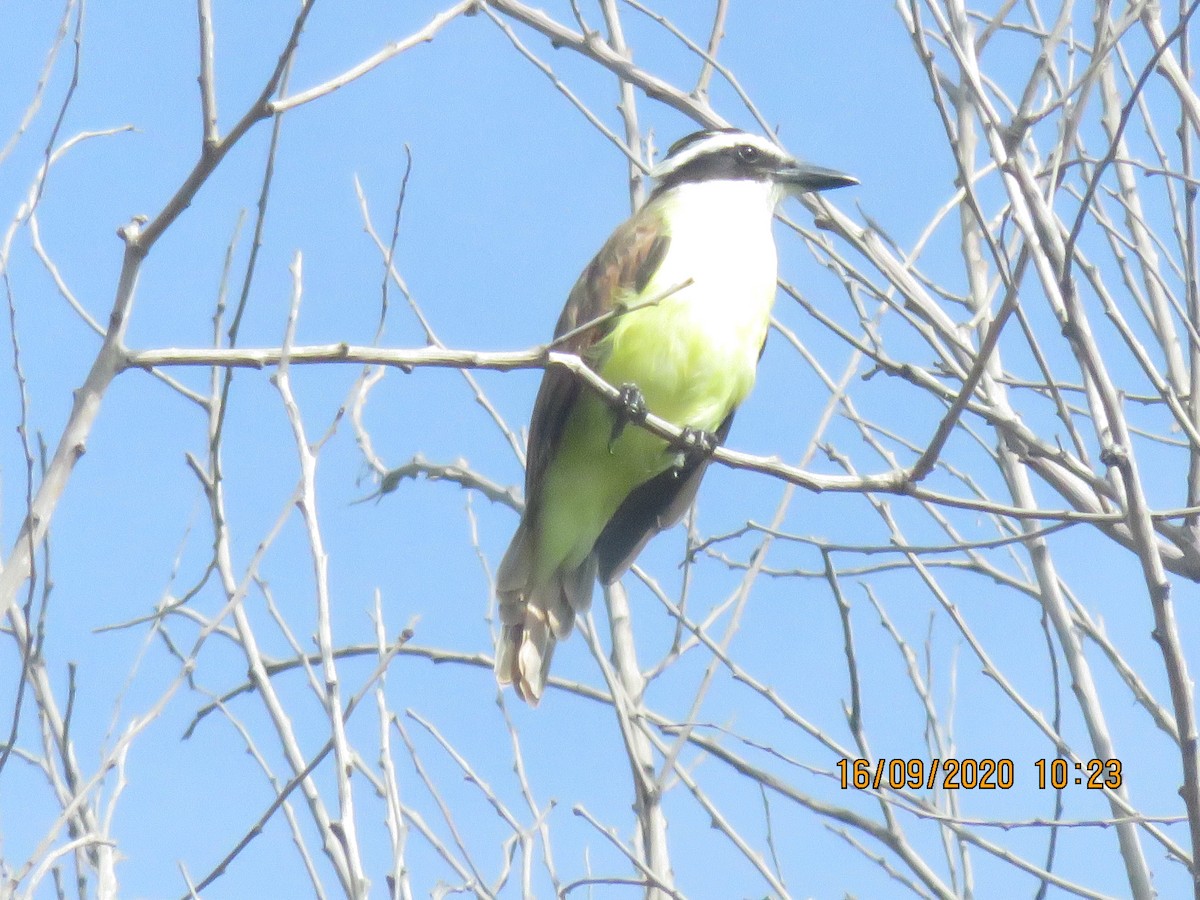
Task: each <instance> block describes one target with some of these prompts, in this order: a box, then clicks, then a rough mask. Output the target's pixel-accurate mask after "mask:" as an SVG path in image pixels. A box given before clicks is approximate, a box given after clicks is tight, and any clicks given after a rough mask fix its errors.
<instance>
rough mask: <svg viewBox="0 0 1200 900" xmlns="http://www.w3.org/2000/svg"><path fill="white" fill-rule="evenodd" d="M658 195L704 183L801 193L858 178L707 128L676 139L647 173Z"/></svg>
mask: <svg viewBox="0 0 1200 900" xmlns="http://www.w3.org/2000/svg"><path fill="white" fill-rule="evenodd" d="M650 175H651V177H652V178H654V179H655V181H656V182H657V185H656V186H655V189H654V193H655V194H661V193H663V192H664V191H668V190H670V189H671V188H674V187H679V186H680V185H684V184H692V183H698V182H704V181H717V180H719V181H738V180H746V181H757V182H770V183H772V184H774V185H776V186H777V187H778V188H779V190H780V192H781V195H782V194H803V193H807V192H809V191H826V190H829V189H831V188H839V187H847V186H849V185H852V184H858V179H857V178H855V177H853V176H851V175H846V174H843V173H842V172H836V171H834V170H833V169H825V168H822V167H821V166H812V165H808V164H807V163H802V162H800V161H798V160H797V159H795V158H793V157H791V156H789V155H788V154H787V153H785V152H784V151H783V150H781V149H779V147H777V146H776V145H775V144H773V143H771V142H770V141H769V140H767V139H766V138H763V137H759V136H758V135H756V134H749V133H748V132H745V131H740V130H738V129H736V128H711V129H708V130H706V131H697V132H695V133H694V134H689V135H688V136H687V137H684V138H680V139H679V140H678V141H676V142H675V143H674V144H672V145H671V148H670V149H669V150H668V151H667V155H666V157H665V158H664V159H663V161H662V162H660V163H659V164H658V165H657V166H656V167H655V168H654V170H653V171H652V172H651V173H650Z"/></svg>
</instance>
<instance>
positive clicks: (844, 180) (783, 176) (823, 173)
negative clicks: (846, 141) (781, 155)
mask: <svg viewBox="0 0 1200 900" xmlns="http://www.w3.org/2000/svg"><path fill="white" fill-rule="evenodd" d="M775 178H776V180H777V181H778V182H779V183H780V184H782V185H785V186H786V187H787V189H788V190H789V191H790V192H792V193H793V194H805V193H808V192H809V191H828V190H831V189H833V188H840V187H850V185H852V184H858V179H857V178H855V177H854V176H853V175H846V174H845V173H843V172H838V171H836V170H834V169H825V168H822V167H821V166H810V165H806V164H804V163H792V164H791V165H787V166H783V167H781V168H780V169H779V171H778V172H777V173H776V175H775Z"/></svg>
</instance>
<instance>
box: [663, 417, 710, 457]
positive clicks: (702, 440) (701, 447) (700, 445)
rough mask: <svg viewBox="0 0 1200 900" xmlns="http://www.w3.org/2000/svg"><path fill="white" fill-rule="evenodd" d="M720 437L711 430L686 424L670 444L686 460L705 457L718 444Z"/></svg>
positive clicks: (708, 455)
mask: <svg viewBox="0 0 1200 900" xmlns="http://www.w3.org/2000/svg"><path fill="white" fill-rule="evenodd" d="M720 444H721V441H720V439H719V438H718V437H717V436H716V435H715V434H713V433H712V432H711V431H705V430H704V429H703V428H693V427H692V426H691V425H687V426H685V427H684V429H683V434H681V435H680V436H679V439H678V440H677V441H675V443H674V444H672V445H671V449H672V450H678V451H679V452H680V453H682V454H683V455H684V456H686V457H687V458H688V461H689V462H690V461H693V460H701V459H707V458H708V457H710V456H712V454H713V451H714V450H716V449H717V447H718V446H720Z"/></svg>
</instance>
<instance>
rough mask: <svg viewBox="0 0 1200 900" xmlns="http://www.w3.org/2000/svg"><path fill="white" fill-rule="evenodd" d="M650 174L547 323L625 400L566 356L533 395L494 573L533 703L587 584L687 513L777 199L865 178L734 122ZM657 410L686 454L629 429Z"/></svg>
mask: <svg viewBox="0 0 1200 900" xmlns="http://www.w3.org/2000/svg"><path fill="white" fill-rule="evenodd" d="M651 176H652V177H653V178H654V179H655V181H656V186H655V188H654V190H653V192H652V193H651V194H650V198H649V199H648V200H647V202H646V203H645V205H644V206H642V208H641V209H639V210H638V211H637V212H636V213H635V214H634V215H633V217H632V218H630V219H629V220H628V221H627V222H625V223H624V224H623V225H621V226H620V227H619V228H617V230H616V231H614V232H613V234H612V236H611V237H610V238H609V239H608V240H607V241H606V242H605V244H604V246H603V247H601V248H600V252H599V253H597V254H596V257H595V258H594V259H593V260H592V261H591V263H589V264H588V266H587V268H586V269H584V270H583V274H582V275H580V277H579V280H578V281H577V282H576V283H575V287H574V288H572V290H571V293H570V296H569V297H568V298H567V304H566V306H565V307H564V308H563V311H562V315H560V316H559V319H558V325H557V327H556V328H555V331H554V334H555V336H556V337H562V336H563V335H569V337H568V338H567V339H566V340H565V341H564V342H563V343H562V345H560V348H559V349H562V350H564V351H568V352H573V353H577V354H578V355H579V356H580V357H581V358H582V359H583V360H584V361H585V362H587V364H588V365H589V366H590V367H592V368H593V369H594V370H595V371H596V372H598V373H599V374H600V375H601V376H602V377H603V378H604V379H605V380H606V381H607V382H608V383H609V384H612V385H614V386H619V387H620V388H621V394H622V399H623V400H624V401H625V407H626V408H625V409H623V410H622V409H613V408H612V407H611V406H609V405H608V404H607V403H606V402H605V401H604V400H602V399H601V398H600V397H599V396H598V395H597V394H596V393H595V392H594V391H592V390H590V389H589V388H587V387H586V386H585V385H584V384H583V383H582V382H581V381H580V380H579V379H578V378H576V377H575V376H574V375H573V374H572V373H571V372H569V371H567V370H566V369H562V368H559V367H552V368H549V369H547V370H546V373H545V375H544V376H543V378H542V384H541V388H540V389H539V390H538V395H537V400H536V401H535V403H534V407H533V418H532V421H531V422H530V426H529V450H528V454H527V460H526V467H525V513H524V515H523V516H522V517H521V523H520V525H519V526H518V527H517V531H516V534H515V535H514V536H513V539H512V543H511V544H510V545H509V548H508V552H507V553H505V555H504V559H503V561H502V562H501V563H500V568H499V570H498V571H497V574H496V595H497V600H498V602H499V608H500V620H501V624H502V629H501V633H500V637H499V640H498V642H497V647H496V677H497V679H498V680H499V682H500V683H501V684H509V683H511V684H512V685H513V687H514V688H515V689H516V691H517V693H518V694H519V695H520V696H521V698H522V699H524V700H526V701H527V702H529V703H531V704H536V703H537V702H538V701H539V700H540V699H541V696H542V691H543V689H544V688H545V685H546V677H547V674H548V672H549V669H550V658H551V655H552V654H553V652H554V646H555V643H556V642H557V641H559V640H561V639H563V638H565V637H566V636H567V635H568V634H569V633H570V631H571V627H572V625H573V624H574V621H575V616H576V615H577V614H579V613H582V612H584V611H586V610H587V608H588V606H589V605H590V604H591V599H592V590H593V582H594V581H595V580H596V578H597V577H599V579H600V580H601V581H602V582H603V583H604V584H611V583H612V582H614V581H616V580H617V579H618V578H620V577H621V575H622V574H624V572H625V570H626V569H628V568H629V566H630V565H632V563H633V560H634V559H635V558H636V557H637V555H638V553H639V552H641V550H642V548H643V547H644V546H645V545H646V543H647V542H648V541H649V540H650V538H652V537H653V536H654V535H655V534H657V533H658V532H660V531H662V530H663V529H664V528H668V527H670V526H671V525H674V524H675V523H676V522H678V521H679V519H680V518H682V516H683V514H684V513H685V512H686V511H687V509H688V507H689V506H690V505H691V503H692V500H693V499H694V498H695V496H696V490H697V489H698V488H699V486H700V479H701V477H702V476H703V474H704V470H705V468H706V466H707V462H708V458H709V457H708V453H707V452H705V450H706V449H711V447H713V446H715V445H716V444H718V443H720V442H722V441H724V439H725V437H726V435H727V434H728V433H729V427H730V425H731V424H732V422H733V414H734V411H735V410H736V409H737V407H738V404H740V403H741V402H742V401H743V400H744V399H745V398H746V395H747V394H748V393H749V392H750V388H751V387H752V386H753V384H754V375H755V369H756V367H757V365H758V358H759V356H760V355H761V354H762V348H763V344H764V342H765V340H766V336H767V326H768V325H769V323H770V316H771V305H772V303H773V302H774V300H775V284H776V279H777V277H778V274H777V270H778V264H777V259H776V251H775V239H774V237H773V236H772V234H771V222H772V218H773V216H774V212H775V208H776V207H777V206H778V205H779V203H780V202H782V200H783V199H784V197H786V196H787V195H789V194H798V193H804V192H806V191H821V190H826V189H829V188H836V187H844V186H846V185H852V184H857V183H858V182H857V179H855V178H852V177H850V176H849V175H843V174H841V173H840V172H834V171H832V170H830V169H823V168H818V167H816V166H809V165H805V164H802V163H800V162H797V161H796V160H795V159H793V158H792V157H790V156H788V155H787V154H786V153H784V152H783V151H782V150H780V149H779V148H778V147H776V146H775V145H774V144H772V143H771V142H770V141H768V140H766V139H764V138H761V137H758V136H756V135H753V134H747V133H746V132H743V131H738V130H736V129H732V128H723V129H711V130H707V131H699V132H696V133H695V134H691V135H688V136H687V137H685V138H683V139H681V140H680V141H678V142H676V143H675V144H674V145H673V146H672V147H671V149H670V150H669V151H668V152H667V155H666V157H665V158H664V159H663V161H662V163H661V164H659V165H658V166H657V167H656V168H655V169H654V170H653V171H652V172H651ZM592 322H595V323H596V324H595V325H594V326H593V327H590V328H586V327H581V326H586V325H588V323H592ZM647 409H648V410H649V411H650V412H652V413H654V414H655V415H657V416H660V417H661V418H663V419H666V420H667V421H669V422H672V423H674V424H675V425H677V426H679V427H680V428H686V429H688V431H689V432H690V433H691V434H692V437H693V439H692V440H691V441H689V442H688V446H689V447H690V448H691V449H688V448H687V447H684V446H681V445H676V446H672V445H670V444H668V442H666V441H663V440H661V439H659V438H657V437H655V436H653V435H651V434H650V433H649V432H648V431H646V430H645V429H643V428H640V427H637V426H636V425H631V426H630V427H626V424H627V423H628V421H629V420H631V419H636V418H638V416H639V414H640V413H641V412H642V411H644V410H647ZM697 447H699V448H700V449H699V450H698V451H697V449H696V448H697Z"/></svg>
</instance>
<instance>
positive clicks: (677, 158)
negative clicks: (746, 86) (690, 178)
mask: <svg viewBox="0 0 1200 900" xmlns="http://www.w3.org/2000/svg"><path fill="white" fill-rule="evenodd" d="M739 144H752V145H753V146H755V147H757V148H758V149H759V150H761V151H762V152H763V153H767V154H769V155H771V156H773V157H775V158H776V159H779V160H780V161H782V160H785V159H787V154H785V153H784V152H783V151H782V150H780V149H779V148H778V147H776V146H775V145H774V144H772V143H771V142H770V141H768V140H767V139H766V138H763V137H759V136H758V135H757V134H747V133H745V132H740V131H738V132H734V133H732V134H724V133H717V134H711V135H709V136H707V137H704V138H701V139H700V140H698V141H696V142H695V143H694V144H692V145H691V146H690V147H685V148H684V149H683V150H680V151H679V152H678V153H677V154H675V155H674V156H668V157H667V158H666V159H664V160H663V161H662V162H661V163H659V164H658V165H657V166H655V167H654V168H653V169H652V170H651V172H650V177H651V178H653V179H655V180H658V179H661V178H663V177H665V176H667V175H670V174H671V173H672V172H674V171H677V170H678V169H681V168H682V167H683V166H686V165H687V164H688V163H690V162H692V160H694V159H696V158H697V157H700V156H707V155H708V154H710V153H720V152H721V151H722V150H729V149H732V148H733V147H736V146H738V145H739Z"/></svg>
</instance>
